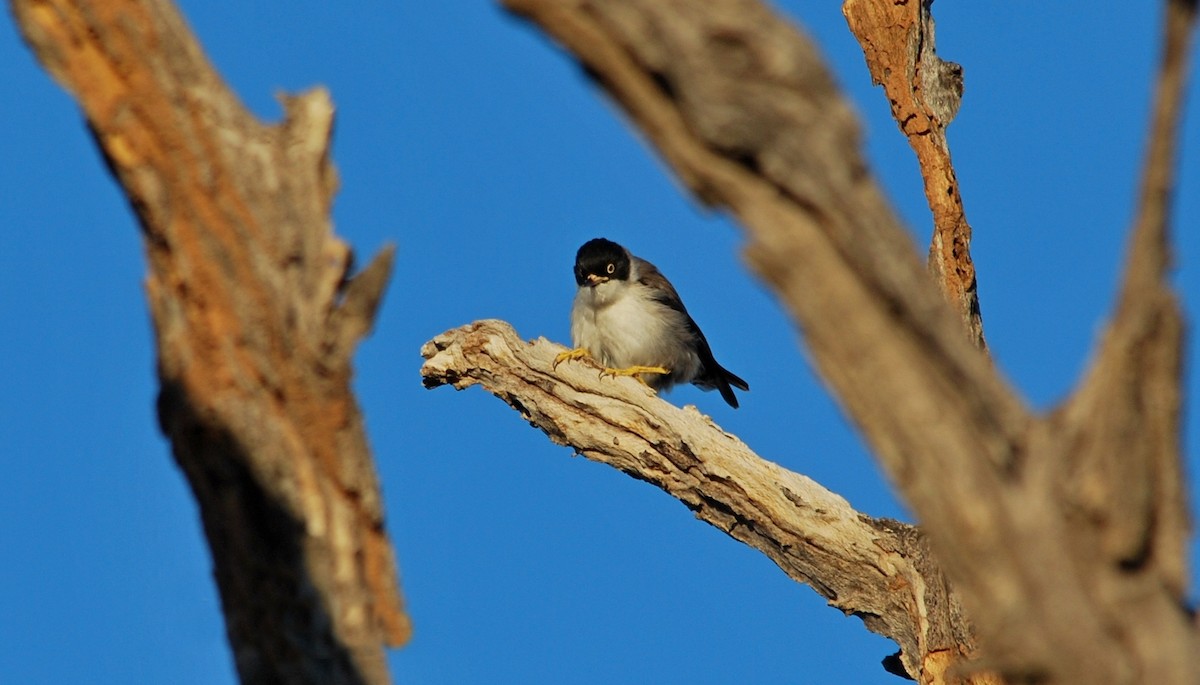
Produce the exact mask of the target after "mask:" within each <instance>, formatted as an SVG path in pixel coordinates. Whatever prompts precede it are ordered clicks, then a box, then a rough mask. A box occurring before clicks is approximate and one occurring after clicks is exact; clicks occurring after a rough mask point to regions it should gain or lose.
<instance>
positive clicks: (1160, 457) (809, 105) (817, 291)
mask: <svg viewBox="0 0 1200 685" xmlns="http://www.w3.org/2000/svg"><path fill="white" fill-rule="evenodd" d="M1185 4H1186V5H1187V6H1188V7H1189V8H1190V7H1191V4H1188V3H1179V4H1178V7H1182V6H1184V5H1185ZM505 5H506V6H507V7H508V8H509V9H510V10H512V11H514V12H515V13H517V14H519V15H521V16H524V17H526V18H528V19H529V20H530V21H532V22H534V23H536V24H537V25H538V26H540V27H541V28H542V29H543V30H545V31H546V32H547V33H549V34H550V35H551V36H553V37H554V38H555V39H556V40H558V41H559V42H560V43H561V44H562V45H563V46H564V47H565V48H566V49H567V50H568V51H569V52H570V53H571V54H573V55H574V56H575V57H576V58H577V59H579V60H580V61H581V62H582V63H583V64H584V66H585V68H586V70H587V73H589V74H590V75H592V76H593V77H594V78H595V79H596V80H597V81H598V82H599V83H600V84H601V85H602V86H603V87H604V88H605V89H606V90H607V91H608V92H609V93H610V94H611V95H612V96H613V97H614V98H615V99H616V101H617V102H618V103H619V104H620V105H621V106H622V107H623V108H624V109H625V111H626V113H627V114H628V116H629V117H630V119H631V121H632V123H633V124H634V125H635V126H637V127H638V128H639V129H641V131H642V132H643V133H644V134H645V135H646V137H647V139H648V140H649V142H651V143H652V144H653V145H654V146H655V147H656V148H657V149H658V151H659V152H660V153H661V154H662V155H663V157H664V158H665V159H666V160H667V162H668V163H669V164H670V165H671V166H672V168H673V169H674V170H675V171H676V173H678V175H679V176H680V178H681V179H683V181H684V182H685V183H686V184H687V186H688V187H689V188H691V189H692V190H693V192H695V193H696V195H697V196H698V197H699V198H701V199H702V200H703V201H705V202H708V203H710V204H716V205H723V206H727V207H729V208H730V209H731V210H732V211H733V213H734V214H735V215H737V217H738V218H739V219H740V221H741V223H742V224H743V225H744V226H745V227H746V229H747V234H748V237H749V238H750V241H751V242H750V245H749V247H748V249H747V256H748V258H749V261H750V263H751V265H752V266H753V267H754V268H755V269H756V270H757V271H758V273H759V274H760V275H761V276H762V277H763V278H764V279H765V280H766V281H767V282H768V283H769V284H770V285H771V286H772V287H773V288H774V289H775V290H776V291H777V292H778V293H779V295H780V297H781V299H782V301H783V303H784V304H785V305H786V306H787V308H788V310H789V311H790V312H791V314H792V315H793V317H794V318H795V320H796V321H797V322H798V324H799V325H800V326H801V328H802V329H803V330H804V333H805V336H806V340H807V342H808V344H809V347H810V350H811V356H812V359H813V360H814V362H815V364H816V366H817V368H818V370H819V371H820V373H821V374H822V376H823V377H824V378H825V380H826V381H827V383H828V384H829V385H830V387H831V389H832V390H833V392H834V393H835V394H836V395H837V397H838V398H839V399H840V400H841V402H842V404H843V406H844V407H845V409H846V411H847V412H848V413H849V414H850V415H851V417H853V419H854V420H855V422H856V423H857V425H858V426H859V427H860V429H861V430H862V432H863V434H864V436H865V438H866V439H867V440H868V442H869V443H870V444H871V445H872V447H873V448H874V451H875V452H876V455H877V456H878V458H879V459H880V462H881V464H882V465H883V466H884V468H885V469H886V470H887V472H888V474H889V475H890V476H891V478H892V480H893V481H894V483H895V484H896V486H897V487H898V489H899V490H900V492H901V493H902V494H903V495H904V497H905V499H906V500H907V501H908V502H909V504H910V505H911V506H912V508H913V510H914V511H915V512H916V513H917V515H918V517H919V518H920V520H921V523H922V529H923V530H924V531H925V532H926V533H927V534H928V536H929V538H930V541H931V543H932V546H933V549H934V550H935V552H936V553H937V556H938V559H939V561H940V562H941V564H942V567H943V569H944V571H945V572H946V575H947V577H949V578H950V579H951V580H952V581H953V583H954V586H955V588H956V590H957V591H958V592H959V593H960V594H961V596H962V597H963V604H964V606H966V607H967V609H968V610H969V612H970V615H971V618H972V621H973V624H974V625H975V627H976V628H977V629H978V631H979V633H978V634H979V636H980V644H981V646H982V649H983V652H984V654H985V662H984V664H985V665H986V666H987V667H989V668H994V669H995V670H997V671H999V672H1000V673H1002V674H1003V675H1004V676H1006V677H1007V678H1010V679H1013V680H1019V681H1025V680H1037V681H1038V682H1044V683H1067V682H1071V683H1074V682H1087V683H1126V682H1133V681H1134V680H1138V681H1140V682H1154V683H1194V682H1196V681H1197V680H1200V670H1198V668H1200V664H1198V663H1197V661H1196V660H1195V659H1194V655H1195V654H1196V653H1197V651H1198V650H1197V647H1198V646H1200V644H1198V641H1197V635H1196V632H1195V628H1194V626H1193V625H1192V622H1191V617H1190V615H1189V613H1188V611H1187V610H1186V609H1185V601H1186V596H1185V595H1184V594H1183V593H1182V592H1181V589H1180V583H1179V582H1177V579H1180V573H1179V570H1178V569H1179V568H1180V562H1179V561H1178V560H1179V559H1181V555H1182V548H1181V547H1180V544H1179V541H1181V540H1183V539H1184V538H1185V536H1186V528H1185V527H1184V525H1183V521H1184V519H1185V517H1184V516H1183V515H1182V513H1181V512H1182V509H1181V508H1180V506H1179V504H1180V503H1181V502H1182V499H1183V495H1182V484H1181V483H1180V482H1179V480H1178V478H1177V475H1178V469H1179V461H1180V455H1179V453H1178V446H1177V439H1178V438H1177V411H1178V407H1177V394H1173V393H1172V388H1173V387H1175V386H1174V385H1173V383H1177V378H1178V375H1177V370H1178V369H1177V364H1176V360H1177V356H1178V354H1179V351H1178V337H1177V336H1176V335H1175V334H1174V332H1173V330H1172V329H1173V326H1174V324H1173V323H1172V319H1171V315H1170V314H1169V311H1170V308H1164V307H1163V306H1161V305H1159V306H1157V307H1156V308H1154V309H1152V310H1151V311H1150V312H1149V316H1148V318H1146V317H1143V318H1144V321H1143V323H1140V324H1138V325H1136V326H1133V331H1134V332H1135V333H1138V332H1140V334H1141V337H1136V336H1135V338H1136V340H1140V341H1141V342H1143V343H1146V344H1142V345H1137V344H1116V345H1106V346H1105V347H1104V348H1103V350H1102V352H1101V359H1100V360H1099V361H1098V363H1097V368H1101V367H1104V366H1105V364H1106V363H1107V362H1105V361H1104V359H1105V358H1107V357H1109V356H1110V355H1116V356H1121V355H1124V356H1126V357H1127V360H1126V361H1124V362H1119V363H1116V364H1115V366H1114V367H1113V368H1115V369H1116V370H1122V369H1123V370H1125V373H1121V374H1118V375H1117V376H1111V375H1110V374H1107V373H1106V372H1104V371H1100V372H1097V373H1098V374H1099V376H1100V377H1102V378H1103V377H1110V378H1112V379H1113V380H1114V381H1116V382H1119V383H1120V384H1121V385H1122V386H1123V390H1124V391H1123V392H1118V393H1116V395H1115V396H1106V397H1108V399H1107V400H1105V402H1102V403H1101V404H1100V405H1099V407H1100V408H1101V409H1102V410H1099V411H1091V408H1090V406H1089V405H1088V403H1087V402H1086V401H1085V400H1086V395H1087V393H1086V392H1081V394H1080V397H1082V398H1084V400H1081V401H1082V402H1083V404H1082V405H1080V404H1077V403H1076V402H1074V401H1073V402H1069V403H1068V404H1067V405H1066V407H1065V409H1064V411H1062V412H1057V413H1055V414H1053V415H1051V416H1048V417H1038V416H1034V415H1033V414H1031V413H1030V412H1029V411H1028V410H1027V409H1026V408H1025V407H1024V406H1023V403H1022V402H1021V400H1020V399H1019V398H1018V397H1017V396H1016V395H1015V394H1014V393H1013V392H1012V391H1011V389H1009V388H1008V386H1007V385H1006V384H1005V383H1004V382H1003V380H1002V379H1001V378H1000V377H999V376H998V374H997V373H996V371H995V370H994V369H993V368H991V366H990V364H989V363H988V361H987V359H986V357H985V355H984V354H983V353H982V352H981V350H980V349H979V348H978V347H976V346H974V345H972V344H971V343H970V342H969V341H968V339H967V337H966V336H963V335H962V333H961V323H960V317H959V316H958V315H957V313H956V312H954V311H953V310H952V309H951V308H950V307H948V306H947V305H946V303H945V302H944V300H943V299H942V297H941V296H940V295H939V293H938V292H937V291H936V289H935V287H934V286H933V285H932V284H931V283H930V282H929V279H928V277H927V275H926V274H925V273H924V271H923V269H922V268H921V265H920V261H919V259H917V257H916V253H915V251H914V250H913V247H912V245H911V243H910V242H909V241H908V239H907V237H906V235H905V232H904V231H903V229H902V227H901V226H900V225H899V222H898V221H897V219H896V218H895V216H894V214H893V213H892V212H891V211H890V209H889V208H888V207H887V206H886V203H885V202H884V201H883V199H882V193H881V192H880V191H879V189H878V188H877V186H876V184H875V183H874V182H873V181H872V179H871V178H870V176H869V175H868V173H867V171H866V168H865V164H864V163H863V161H862V159H861V153H860V149H859V148H860V145H859V141H858V134H857V127H856V124H855V122H854V119H853V116H852V115H851V114H850V108H849V106H848V105H847V104H846V103H845V101H844V100H843V99H842V98H841V97H840V96H839V95H838V94H837V92H836V91H835V89H834V87H833V84H832V80H831V79H830V77H829V76H828V74H827V73H826V71H825V69H824V67H823V66H822V65H821V63H820V61H819V59H818V58H817V56H816V53H815V51H814V50H813V48H812V47H811V46H810V45H809V43H808V42H807V41H806V40H805V39H804V38H803V37H802V36H800V35H798V34H797V33H796V32H795V31H794V30H793V29H792V28H791V27H790V26H789V25H788V24H787V23H786V22H784V21H782V20H781V19H779V18H778V17H776V16H775V15H773V14H772V13H770V12H769V11H768V10H766V9H765V8H764V7H763V6H761V5H760V4H758V3H757V2H754V1H753V0H707V1H706V2H702V3H701V2H689V1H687V0H608V1H606V2H598V1H594V0H555V1H551V0H506V2H505ZM1169 14H1170V16H1171V17H1172V21H1173V22H1175V23H1174V24H1172V26H1181V25H1182V26H1183V28H1173V29H1172V31H1178V32H1181V34H1180V35H1184V36H1186V35H1187V32H1188V31H1189V30H1190V29H1189V28H1188V26H1189V25H1190V23H1191V19H1190V13H1189V12H1184V11H1182V10H1179V9H1173V10H1172V12H1171V13H1169ZM1183 42H1185V41H1183ZM1180 43H1181V41H1179V40H1175V42H1174V43H1173V44H1174V45H1176V47H1177V48H1178V49H1183V47H1184V46H1183V45H1181V44H1180ZM1167 90H1168V91H1170V89H1167ZM1155 192H1156V191H1155ZM1150 194H1154V192H1151V193H1150ZM1142 233H1145V232H1139V233H1138V234H1137V235H1141V234H1142ZM1151 233H1152V232H1151ZM1135 240H1140V238H1137V239H1135ZM1149 242H1151V243H1153V242H1154V240H1153V239H1150V240H1149ZM1136 260H1137V258H1135V261H1136ZM1131 274H1132V275H1133V280H1138V277H1137V275H1136V274H1133V271H1132V269H1131ZM1143 280H1144V279H1143ZM1150 281H1151V282H1153V283H1155V284H1157V285H1155V286H1154V287H1153V288H1152V290H1153V291H1155V292H1159V293H1161V292H1164V291H1162V290H1158V289H1159V288H1164V287H1165V286H1162V285H1161V279H1160V278H1159V274H1158V272H1155V271H1153V270H1151V272H1150ZM1131 316H1132V315H1131ZM1117 337H1118V338H1120V337H1121V334H1117ZM1130 340H1131V341H1132V340H1133V339H1130ZM1109 350H1117V351H1116V352H1110V351H1109ZM1141 370H1148V371H1149V373H1148V374H1147V375H1146V376H1144V377H1142V376H1139V375H1138V374H1139V372H1140V371H1141ZM1173 374H1174V375H1173ZM1168 378H1169V379H1172V380H1171V381H1166V380H1165V379H1168ZM1092 394H1093V396H1098V394H1096V393H1092ZM1109 403H1116V404H1117V405H1120V406H1119V408H1114V407H1113V406H1112V405H1111V404H1109ZM1076 416H1082V417H1084V418H1082V419H1075V418H1074V417H1076ZM1114 418H1115V419H1120V421H1119V422H1118V423H1115V424H1107V425H1104V424H1105V422H1107V421H1109V420H1110V419H1114ZM1114 432H1120V433H1121V435H1120V437H1121V438H1122V439H1121V440H1120V441H1116V442H1113V441H1109V440H1108V438H1109V437H1110V436H1111V434H1112V433H1114ZM1145 432H1149V433H1152V434H1146V433H1145ZM1137 440H1144V441H1146V444H1145V445H1142V446H1141V447H1139V448H1138V449H1137V450H1134V451H1132V452H1127V451H1125V447H1128V446H1129V444H1130V443H1131V442H1133V441H1137ZM1164 462H1169V463H1164ZM1118 463H1121V464H1123V465H1122V466H1121V467H1120V468H1121V472H1122V473H1124V474H1126V475H1128V474H1129V473H1130V472H1134V473H1135V474H1140V475H1138V480H1137V481H1135V483H1134V492H1131V493H1130V494H1129V497H1125V496H1124V495H1123V496H1121V497H1116V498H1114V500H1112V501H1109V502H1104V501H1101V500H1102V497H1100V496H1096V495H1095V493H1096V492H1100V493H1102V494H1103V493H1108V494H1111V489H1109V490H1105V488H1106V487H1108V485H1112V486H1113V487H1117V485H1116V484H1117V483H1119V482H1120V477H1118V478H1110V477H1109V476H1106V475H1104V474H1101V473H1100V472H1099V471H1100V470H1101V469H1103V468H1105V467H1106V466H1109V465H1113V464H1118ZM1095 483H1100V484H1101V486H1102V487H1100V488H1097V487H1096V486H1095ZM1140 484H1150V485H1149V486H1147V487H1143V485H1140ZM1064 495H1065V496H1064ZM1126 500H1128V501H1126ZM1151 500H1153V502H1154V504H1151ZM1130 511H1132V512H1133V513H1135V514H1138V515H1137V516H1135V517H1134V518H1132V519H1125V518H1123V516H1124V515H1125V514H1126V513H1129V512H1130ZM1160 527H1161V528H1162V530H1159V528H1160ZM1131 530H1132V532H1130V531H1131ZM1131 541H1132V544H1131ZM1147 541H1148V542H1147ZM1139 544H1140V546H1139ZM1131 550H1142V551H1144V552H1145V553H1142V552H1138V551H1135V552H1133V553H1131ZM1153 641H1157V644H1158V647H1157V648H1155V647H1152V645H1151V644H1150V643H1151V642H1153ZM952 666H963V664H953V665H952ZM918 675H920V677H921V678H922V679H925V678H926V674H924V673H922V674H918Z"/></svg>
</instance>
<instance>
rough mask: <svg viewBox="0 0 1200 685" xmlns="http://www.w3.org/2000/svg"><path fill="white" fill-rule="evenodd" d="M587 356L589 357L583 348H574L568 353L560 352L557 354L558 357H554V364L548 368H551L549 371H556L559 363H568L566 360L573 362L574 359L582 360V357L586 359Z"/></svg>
mask: <svg viewBox="0 0 1200 685" xmlns="http://www.w3.org/2000/svg"><path fill="white" fill-rule="evenodd" d="M588 356H591V355H589V354H588V351H587V349H586V348H583V347H576V348H575V349H573V350H570V351H567V352H562V353H559V354H558V355H556V356H555V357H554V364H552V365H551V366H550V368H551V369H557V368H558V365H559V364H561V363H563V362H565V361H568V360H575V359H582V358H584V357H588Z"/></svg>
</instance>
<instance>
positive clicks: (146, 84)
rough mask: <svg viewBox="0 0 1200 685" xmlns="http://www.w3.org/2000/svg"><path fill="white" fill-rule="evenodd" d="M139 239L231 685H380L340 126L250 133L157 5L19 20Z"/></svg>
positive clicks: (377, 596) (310, 99) (363, 286)
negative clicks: (233, 670)
mask: <svg viewBox="0 0 1200 685" xmlns="http://www.w3.org/2000/svg"><path fill="white" fill-rule="evenodd" d="M12 7H13V12H14V16H15V17H16V20H17V22H18V24H19V26H20V27H21V30H22V32H23V33H24V36H25V38H26V40H27V41H28V42H29V44H30V46H31V47H32V48H33V50H34V52H35V54H36V55H37V57H38V59H39V60H40V61H41V62H42V64H44V65H45V66H46V68H47V69H48V70H49V71H50V73H51V74H52V75H53V76H54V77H55V78H56V79H57V80H58V81H59V82H60V83H61V84H62V85H63V86H64V87H65V88H66V89H67V90H68V91H70V92H71V93H72V94H73V95H74V96H75V98H76V100H77V101H78V103H79V105H80V107H81V108H82V110H83V113H84V115H85V117H86V119H87V123H88V125H89V126H90V128H91V130H92V133H93V135H94V136H95V138H96V140H97V142H98V144H99V146H100V149H101V150H102V152H103V154H104V157H105V159H106V161H107V162H108V164H109V166H110V169H111V171H112V172H113V174H114V176H115V177H116V178H117V180H118V181H119V182H120V184H121V186H122V187H123V189H124V191H125V193H126V195H127V196H128V198H129V202H130V204H131V206H132V207H133V209H134V211H135V212H136V214H137V217H138V219H139V221H140V223H141V227H142V231H143V236H144V239H145V246H146V253H147V256H148V261H149V267H150V273H149V276H148V277H147V280H146V291H147V294H148V297H149V301H150V309H151V313H152V315H153V323H154V330H155V334H156V337H157V343H158V372H159V376H160V380H161V392H160V395H159V401H158V414H159V420H160V423H161V426H162V429H163V432H164V433H166V435H167V436H168V437H169V438H170V440H171V444H172V448H173V450H174V454H175V458H176V460H177V461H178V463H179V465H180V467H181V468H182V470H183V472H184V473H185V474H186V476H187V479H188V482H189V484H190V485H191V487H192V490H193V492H194V493H195V495H196V498H197V501H198V503H199V507H200V514H201V517H202V519H203V522H204V530H205V533H206V535H207V537H208V541H209V545H210V548H211V551H212V555H213V564H214V568H215V572H214V573H215V576H216V580H217V585H218V588H219V590H220V595H221V602H222V607H223V609H224V612H225V618H226V626H227V632H228V635H229V638H230V642H231V644H232V647H233V653H234V657H235V661H236V665H237V669H238V673H239V674H240V676H241V679H242V682H243V683H277V682H285V683H372V684H376V683H386V682H388V681H389V675H388V673H387V670H386V663H385V661H384V654H383V644H385V643H387V644H400V643H402V642H404V641H405V640H406V639H407V636H408V633H409V621H408V617H407V615H406V614H405V613H404V610H403V607H402V603H401V599H400V594H399V585H398V581H397V575H396V563H395V559H394V555H393V552H392V548H391V544H390V542H389V541H388V538H387V535H386V533H385V531H384V526H383V505H382V501H381V499H380V491H379V484H378V482H377V479H376V475H375V470H374V465H373V463H372V461H371V456H370V451H369V448H368V445H367V439H366V435H365V432H364V430H363V420H362V415H361V413H360V411H359V409H358V406H357V404H356V402H355V400H354V397H353V394H352V393H351V389H350V377H351V367H350V358H351V355H352V353H353V351H354V349H355V346H356V344H357V342H358V340H359V339H360V338H361V337H362V336H363V335H365V334H366V333H367V331H368V330H369V329H370V327H371V324H372V321H373V320H374V316H375V311H376V308H377V306H378V304H379V301H380V298H381V294H382V292H383V289H384V286H385V285H386V282H387V279H388V275H389V273H390V270H391V263H392V252H391V250H390V249H389V250H385V251H384V252H383V253H381V254H380V255H379V256H378V257H377V258H376V259H375V260H374V261H373V262H372V263H371V265H370V266H368V267H367V268H366V269H365V270H364V271H363V272H362V273H361V274H359V275H358V276H355V277H351V274H350V269H351V261H352V259H351V251H350V249H349V248H348V247H347V246H346V245H345V243H343V242H342V241H341V240H339V239H338V238H336V237H335V236H334V235H333V232H332V227H331V225H330V221H329V208H330V204H331V202H332V199H333V194H334V192H335V190H336V186H337V174H336V172H335V171H334V168H333V165H332V164H331V163H330V161H329V136H330V130H331V126H332V124H333V107H332V105H331V103H330V101H329V97H328V95H327V94H326V93H324V92H323V91H320V90H316V91H313V92H310V93H307V94H304V95H301V96H298V97H286V98H284V99H283V106H284V111H285V119H284V121H283V122H282V123H280V124H278V125H265V124H263V123H261V122H259V121H258V120H256V119H255V118H254V117H253V116H252V115H250V114H249V113H248V112H247V111H246V110H245V109H244V108H243V107H242V105H241V104H240V103H239V102H238V101H237V99H236V97H234V95H233V94H232V93H231V92H230V90H229V89H228V87H227V86H226V85H225V84H224V83H223V82H222V81H221V79H220V78H219V76H218V75H217V74H216V73H215V71H214V70H213V69H212V67H211V65H210V64H209V63H208V61H207V60H206V59H205V57H204V55H203V53H202V51H201V49H200V47H199V45H198V44H197V43H196V41H195V40H194V38H193V37H192V36H191V34H190V32H189V31H188V29H187V27H186V26H185V25H184V22H183V20H182V18H181V17H180V15H179V14H178V13H177V11H176V10H175V9H174V7H173V6H172V5H171V4H170V3H169V2H165V1H164V0H120V1H112V2H85V1H82V0H49V1H41V0H15V1H14V2H13V5H12Z"/></svg>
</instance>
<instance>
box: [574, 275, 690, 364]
mask: <svg viewBox="0 0 1200 685" xmlns="http://www.w3.org/2000/svg"><path fill="white" fill-rule="evenodd" d="M690 336H691V333H690V331H688V328H687V321H686V319H685V318H684V316H683V315H682V314H680V313H679V312H677V311H675V310H673V309H671V308H670V307H667V306H665V305H663V304H662V303H660V302H658V301H657V300H655V299H654V298H653V297H651V294H650V293H649V292H647V291H646V288H645V286H643V285H640V284H638V283H636V282H633V283H630V282H622V281H609V282H607V283H601V284H600V285H597V286H595V287H593V288H589V287H586V286H585V287H581V288H579V291H578V292H577V293H576V295H575V303H574V305H573V306H572V308H571V338H572V341H573V342H574V345H575V347H583V348H585V349H587V350H588V351H589V352H590V353H591V355H592V356H593V357H595V358H596V359H597V360H599V361H600V362H601V363H602V364H604V365H605V366H608V367H612V368H616V369H623V368H628V367H630V366H639V365H640V366H662V367H665V368H667V369H668V370H670V371H671V378H670V380H669V382H667V383H664V385H669V384H670V383H686V382H690V381H691V379H692V378H694V377H695V375H696V374H697V373H698V372H699V368H700V360H699V358H698V357H697V356H696V354H695V352H694V351H693V350H692V346H691V345H690V344H685V343H684V340H685V339H690ZM655 380H662V381H667V379H655Z"/></svg>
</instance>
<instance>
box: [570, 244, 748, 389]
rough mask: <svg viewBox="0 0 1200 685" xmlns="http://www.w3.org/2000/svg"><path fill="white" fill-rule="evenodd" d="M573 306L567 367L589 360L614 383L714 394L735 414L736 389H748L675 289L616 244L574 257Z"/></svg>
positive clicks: (583, 250) (589, 247)
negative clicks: (685, 387)
mask: <svg viewBox="0 0 1200 685" xmlns="http://www.w3.org/2000/svg"><path fill="white" fill-rule="evenodd" d="M575 283H576V284H577V285H578V286H579V290H578V291H577V292H576V293H575V304H574V305H573V306H572V307H571V339H572V343H573V344H574V345H575V349H574V350H572V351H570V352H564V353H562V354H560V355H558V358H556V359H555V360H554V364H555V366H557V365H558V364H559V363H560V362H562V361H565V360H567V359H579V358H581V357H587V356H591V357H593V358H595V359H597V360H598V361H599V362H600V363H601V364H603V365H604V366H605V369H604V372H603V373H606V374H609V375H614V376H633V377H634V378H637V379H638V380H640V381H642V382H643V383H645V384H646V385H648V386H650V387H651V388H654V389H655V390H665V389H669V388H670V387H671V386H673V385H675V384H677V383H692V384H694V385H696V386H697V387H699V388H701V389H703V390H712V389H713V388H716V389H718V390H720V391H721V397H723V398H724V399H725V401H726V402H728V403H729V406H731V407H734V408H735V409H736V408H737V406H738V401H737V396H736V395H734V394H733V389H732V388H731V387H730V386H733V388H738V389H739V390H749V389H750V386H749V385H747V384H746V381H744V380H742V379H741V378H738V377H737V376H735V375H734V374H733V373H731V372H730V371H728V370H727V369H725V368H724V367H722V366H721V365H720V364H718V363H717V360H716V359H713V354H712V350H711V349H710V348H709V346H708V340H706V339H705V338H704V333H702V332H701V331H700V327H699V326H697V325H696V322H695V321H693V320H692V317H691V316H689V315H688V312H687V308H685V307H684V306H683V301H682V300H680V299H679V293H677V292H675V288H674V286H672V285H671V282H670V281H668V280H667V279H666V277H665V276H663V275H662V274H661V273H660V272H659V270H658V269H657V268H656V267H655V266H654V265H653V264H651V263H650V262H647V261H646V260H644V259H639V258H638V257H635V256H633V255H632V254H630V253H629V250H626V249H625V248H623V247H621V246H620V245H618V244H617V243H614V242H613V241H611V240H605V239H604V238H595V239H593V240H589V241H587V242H586V243H584V244H583V246H582V247H580V248H579V252H578V253H576V255H575Z"/></svg>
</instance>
